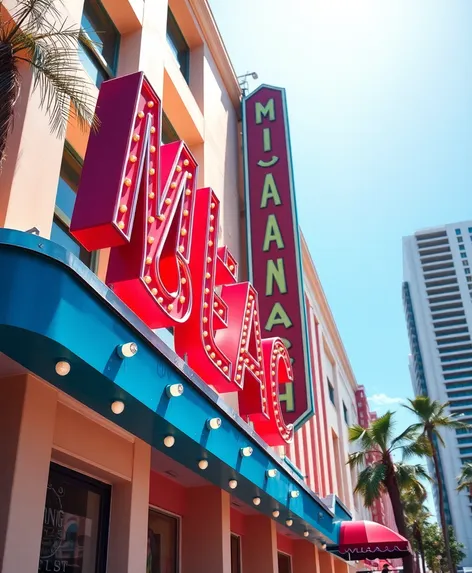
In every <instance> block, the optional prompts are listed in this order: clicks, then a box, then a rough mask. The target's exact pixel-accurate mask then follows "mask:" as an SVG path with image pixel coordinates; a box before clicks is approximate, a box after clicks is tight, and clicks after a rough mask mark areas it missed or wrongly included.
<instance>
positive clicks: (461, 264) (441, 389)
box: [403, 221, 472, 566]
mask: <svg viewBox="0 0 472 573" xmlns="http://www.w3.org/2000/svg"><path fill="white" fill-rule="evenodd" d="M471 266H472V221H465V222H462V223H454V224H450V225H445V226H443V227H435V228H432V229H425V230H423V231H418V232H417V233H415V234H414V235H412V236H409V237H404V239H403V277H404V283H403V302H404V307H405V314H406V321H407V327H408V336H409V339H410V348H411V355H410V373H411V377H412V383H413V387H414V390H415V393H416V394H428V395H429V396H430V397H431V399H433V400H439V401H441V402H448V401H449V402H450V403H451V411H452V412H460V413H462V414H463V415H464V421H470V422H471V423H472V340H471V328H472V302H471V300H472V275H471ZM443 437H444V440H445V442H446V447H445V448H443V447H439V448H438V449H439V453H440V462H441V470H442V474H443V478H444V484H445V505H446V514H447V517H448V519H449V521H450V523H452V525H453V526H454V529H455V531H456V535H457V537H458V539H459V541H460V542H461V543H463V544H464V545H465V548H466V552H467V557H466V559H465V560H464V563H463V565H464V566H465V565H469V566H471V565H472V497H471V496H470V495H469V494H468V493H465V492H464V493H460V494H459V493H458V492H457V490H456V487H457V476H458V475H459V473H460V470H461V467H462V465H463V463H464V462H466V461H472V432H464V431H463V430H456V431H447V432H444V435H443ZM434 494H435V501H436V506H437V492H434Z"/></svg>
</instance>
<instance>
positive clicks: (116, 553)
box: [107, 439, 151, 573]
mask: <svg viewBox="0 0 472 573" xmlns="http://www.w3.org/2000/svg"><path fill="white" fill-rule="evenodd" d="M150 474H151V446H149V445H148V444H146V443H145V442H142V441H141V440H139V439H136V441H135V443H134V457H133V471H132V478H131V481H130V482H127V481H126V482H125V481H124V482H122V483H116V484H113V490H112V496H113V497H112V504H111V506H112V511H111V520H110V542H109V550H108V566H107V569H108V571H113V572H114V573H129V572H130V571H146V557H147V531H148V513H149V477H150Z"/></svg>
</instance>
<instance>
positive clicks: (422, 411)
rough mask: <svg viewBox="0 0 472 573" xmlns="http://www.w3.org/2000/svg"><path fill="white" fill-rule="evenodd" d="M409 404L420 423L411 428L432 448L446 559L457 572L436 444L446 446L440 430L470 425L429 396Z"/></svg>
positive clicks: (418, 398)
mask: <svg viewBox="0 0 472 573" xmlns="http://www.w3.org/2000/svg"><path fill="white" fill-rule="evenodd" d="M408 401H409V403H410V404H409V405H408V404H404V407H405V408H407V409H408V410H410V411H411V412H413V413H414V414H415V415H416V416H417V417H418V418H419V422H418V423H417V424H413V425H412V426H410V428H411V429H412V430H413V431H415V430H416V431H421V434H422V436H424V437H425V438H426V439H427V440H428V442H429V447H430V450H431V451H430V455H431V457H432V458H433V463H434V473H435V476H436V483H437V486H438V500H439V513H440V518H441V529H442V532H443V536H444V547H445V551H446V559H447V564H448V567H449V571H450V572H451V573H454V572H455V567H454V564H453V561H452V557H451V548H450V542H449V530H448V528H447V524H446V511H445V509H444V490H443V487H444V485H443V479H442V474H441V469H440V464H439V455H438V450H437V447H436V443H437V442H439V443H440V444H441V445H442V446H444V445H445V444H444V440H443V438H442V436H441V434H440V430H441V429H443V428H445V429H448V428H449V429H454V430H462V429H469V428H470V426H469V424H466V423H465V422H462V421H460V420H459V419H458V416H459V414H448V413H447V408H448V406H449V403H448V402H447V403H445V404H441V402H439V401H438V400H431V399H430V398H429V396H417V397H416V398H414V399H413V400H408Z"/></svg>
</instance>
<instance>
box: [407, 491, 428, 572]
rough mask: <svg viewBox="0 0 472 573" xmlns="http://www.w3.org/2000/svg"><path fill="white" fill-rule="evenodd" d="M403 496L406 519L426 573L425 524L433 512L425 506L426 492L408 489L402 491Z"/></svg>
mask: <svg viewBox="0 0 472 573" xmlns="http://www.w3.org/2000/svg"><path fill="white" fill-rule="evenodd" d="M401 496H402V500H403V511H404V514H405V521H406V524H407V527H408V529H409V530H410V532H411V537H412V539H413V540H414V542H415V544H416V548H417V550H418V552H419V554H420V558H421V565H422V570H423V573H426V561H425V554H424V544H423V525H424V524H425V523H426V521H427V520H428V519H429V518H430V517H431V514H430V513H429V511H428V510H427V509H426V508H425V506H424V502H425V501H426V492H425V494H424V495H421V496H419V495H418V492H417V491H415V490H412V489H407V490H404V491H402V492H401Z"/></svg>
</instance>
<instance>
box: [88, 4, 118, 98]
mask: <svg viewBox="0 0 472 573" xmlns="http://www.w3.org/2000/svg"><path fill="white" fill-rule="evenodd" d="M82 28H83V29H84V31H85V33H86V34H87V36H88V37H89V38H90V40H92V42H93V43H94V45H93V47H90V46H86V45H85V44H84V43H81V44H80V49H79V55H80V59H81V61H82V64H83V66H84V68H85V70H86V71H87V73H88V75H89V76H90V77H91V78H92V80H93V81H94V82H95V85H96V86H97V87H100V84H101V83H102V82H103V81H105V80H108V79H110V78H112V77H113V76H115V75H116V68H117V64H118V52H119V49H120V34H119V33H118V30H117V29H116V28H115V25H114V24H113V22H112V20H111V18H110V16H108V14H107V12H106V10H105V8H104V7H103V6H102V3H101V2H99V0H85V4H84V11H83V13H82Z"/></svg>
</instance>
